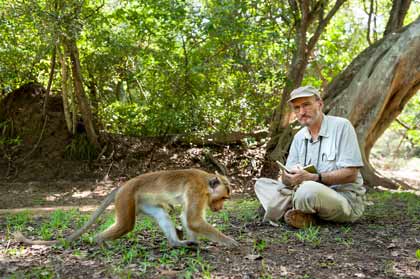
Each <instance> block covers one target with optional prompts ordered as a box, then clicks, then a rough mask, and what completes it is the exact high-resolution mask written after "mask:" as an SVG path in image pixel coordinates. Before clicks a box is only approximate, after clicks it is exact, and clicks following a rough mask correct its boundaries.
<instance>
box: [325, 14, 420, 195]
mask: <svg viewBox="0 0 420 279" xmlns="http://www.w3.org/2000/svg"><path fill="white" fill-rule="evenodd" d="M419 57H420V18H419V19H417V20H416V21H415V22H413V23H412V24H410V25H409V26H407V27H405V28H403V29H402V30H400V32H399V33H391V34H389V35H388V36H386V37H385V38H383V39H382V40H380V41H378V42H376V43H375V44H374V45H372V46H371V47H369V48H367V49H366V50H365V51H364V52H362V53H361V54H360V55H359V56H358V57H357V58H356V59H355V60H354V61H353V62H352V63H351V64H350V65H349V66H348V67H347V68H346V70H345V71H343V72H342V73H341V74H340V75H339V76H337V77H336V78H335V80H334V81H333V82H332V83H331V84H330V86H328V88H327V92H326V94H325V95H324V101H325V113H327V114H331V115H338V116H343V117H346V118H348V119H349V120H350V121H351V122H352V123H353V125H354V127H355V129H356V132H357V136H358V139H359V144H360V147H361V151H362V156H363V161H364V163H365V168H363V170H362V174H363V177H364V179H365V182H366V183H368V184H369V185H382V186H385V187H391V188H393V187H395V186H397V185H398V183H396V181H394V180H392V179H388V178H385V177H382V176H381V175H380V174H379V173H378V172H377V171H376V170H375V169H374V168H373V167H372V165H371V164H370V162H369V154H370V151H371V149H372V147H373V145H374V143H375V142H376V140H377V139H378V138H379V137H380V136H381V135H382V134H383V132H384V131H385V130H386V129H387V128H388V126H389V125H390V124H391V122H392V121H393V120H394V119H395V118H396V117H397V116H398V115H399V114H400V113H401V111H402V109H403V108H404V106H405V105H406V103H407V102H408V101H409V99H410V98H411V97H412V96H413V95H414V94H415V93H416V92H417V91H418V90H419V89H420V59H419ZM396 184H397V185H396Z"/></svg>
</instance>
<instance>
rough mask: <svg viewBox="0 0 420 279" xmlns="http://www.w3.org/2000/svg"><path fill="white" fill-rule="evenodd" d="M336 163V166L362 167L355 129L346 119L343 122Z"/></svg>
mask: <svg viewBox="0 0 420 279" xmlns="http://www.w3.org/2000/svg"><path fill="white" fill-rule="evenodd" d="M336 164H337V167H338V168H346V167H363V160H362V155H361V153H360V147H359V143H358V141H357V135H356V131H355V130H354V128H353V126H352V124H351V123H350V121H348V120H346V121H345V122H344V126H343V130H342V134H341V139H340V143H339V146H338V152H337V162H336Z"/></svg>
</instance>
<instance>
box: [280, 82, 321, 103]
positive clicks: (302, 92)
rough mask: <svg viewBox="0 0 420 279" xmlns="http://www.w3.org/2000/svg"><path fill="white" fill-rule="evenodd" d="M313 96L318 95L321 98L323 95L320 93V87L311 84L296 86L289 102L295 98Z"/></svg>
mask: <svg viewBox="0 0 420 279" xmlns="http://www.w3.org/2000/svg"><path fill="white" fill-rule="evenodd" d="M311 96H317V97H318V98H321V95H320V94H319V91H318V89H316V88H315V87H313V86H311V85H307V86H302V87H299V88H296V89H295V90H293V91H292V92H291V93H290V98H289V100H288V101H287V102H289V103H290V102H291V101H293V100H294V99H297V98H302V97H311Z"/></svg>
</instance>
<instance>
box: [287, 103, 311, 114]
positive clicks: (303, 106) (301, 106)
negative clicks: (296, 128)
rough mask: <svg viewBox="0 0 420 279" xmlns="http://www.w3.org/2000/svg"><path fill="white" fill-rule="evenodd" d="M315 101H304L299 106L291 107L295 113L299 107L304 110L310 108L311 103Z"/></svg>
mask: <svg viewBox="0 0 420 279" xmlns="http://www.w3.org/2000/svg"><path fill="white" fill-rule="evenodd" d="M314 103H315V102H304V103H302V104H301V105H300V106H293V107H292V109H293V111H294V112H295V113H298V112H299V111H300V109H303V110H304V111H307V110H309V109H311V108H312V106H313V104H314Z"/></svg>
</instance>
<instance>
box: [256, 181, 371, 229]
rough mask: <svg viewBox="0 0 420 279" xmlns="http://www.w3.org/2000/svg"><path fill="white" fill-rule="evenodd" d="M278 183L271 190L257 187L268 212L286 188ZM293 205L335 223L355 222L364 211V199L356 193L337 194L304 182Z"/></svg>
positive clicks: (311, 182) (294, 195)
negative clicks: (281, 189)
mask: <svg viewBox="0 0 420 279" xmlns="http://www.w3.org/2000/svg"><path fill="white" fill-rule="evenodd" d="M277 183H278V184H280V185H275V186H274V185H273V186H274V187H271V188H269V187H267V186H265V187H264V188H262V187H261V186H259V185H258V184H256V185H255V192H256V193H257V197H258V199H259V200H260V202H261V204H262V205H263V207H264V208H265V209H266V210H268V208H269V206H268V205H271V204H275V199H277V198H278V192H279V188H282V187H284V185H283V184H282V183H281V182H280V181H277ZM262 193H263V194H262ZM292 203H293V208H294V209H299V210H301V211H302V212H305V213H315V214H317V215H318V216H319V217H320V218H321V219H324V220H328V221H334V222H354V221H356V220H357V219H359V218H360V216H361V215H362V213H363V209H364V202H363V201H362V198H360V197H357V196H356V195H355V194H354V193H352V192H337V191H335V190H333V189H331V188H329V187H327V186H325V185H323V184H321V183H318V182H314V181H305V182H303V183H302V184H301V185H300V186H299V188H298V189H297V190H296V192H295V193H294V194H293V198H292ZM354 207H356V210H354ZM267 214H269V212H267Z"/></svg>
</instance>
